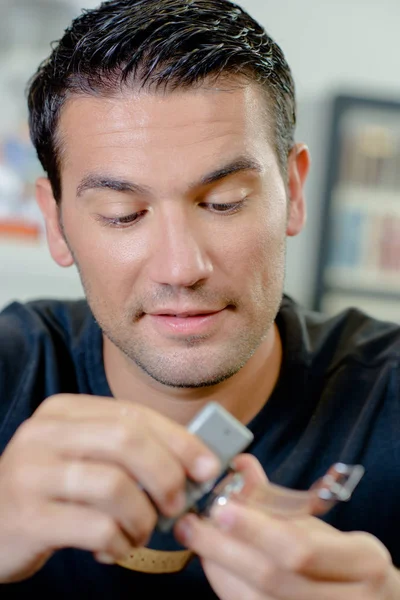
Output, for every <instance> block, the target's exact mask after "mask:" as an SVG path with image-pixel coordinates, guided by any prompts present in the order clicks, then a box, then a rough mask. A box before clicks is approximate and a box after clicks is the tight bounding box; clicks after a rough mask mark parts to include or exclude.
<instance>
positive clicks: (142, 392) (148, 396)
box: [103, 324, 282, 425]
mask: <svg viewBox="0 0 400 600" xmlns="http://www.w3.org/2000/svg"><path fill="white" fill-rule="evenodd" d="M103 342H104V349H103V353H104V366H105V371H106V375H107V380H108V383H109V386H110V389H111V391H112V394H113V396H114V397H115V398H119V399H124V400H129V401H132V402H135V403H137V404H143V405H145V406H148V407H149V408H152V409H153V410H156V411H157V412H159V413H162V414H163V415H165V416H166V417H169V418H170V419H172V420H174V421H176V422H178V423H181V424H182V425H186V424H187V423H188V422H189V421H190V420H191V419H192V418H193V417H194V415H195V414H196V413H197V412H198V411H199V410H200V409H201V408H202V407H203V406H204V405H205V404H207V403H208V402H210V401H211V400H212V401H214V402H218V403H219V404H221V405H222V406H223V407H224V408H226V409H227V410H228V411H229V412H230V413H231V414H232V415H234V416H235V417H236V418H237V419H239V420H240V421H241V422H242V423H248V422H249V421H251V419H252V418H253V417H254V416H255V415H256V414H257V413H258V412H259V410H260V409H261V408H262V407H263V406H264V404H265V403H266V401H267V400H268V398H269V396H270V395H271V393H272V391H273V389H274V387H275V384H276V382H277V380H278V377H279V371H280V367H281V362H282V344H281V339H280V335H279V331H278V328H277V327H276V325H275V324H274V325H273V326H272V327H271V329H270V330H269V332H268V334H267V337H266V338H265V340H264V341H263V342H262V344H260V346H259V347H258V348H257V350H256V352H255V353H254V354H253V356H252V357H251V358H250V359H249V360H248V361H247V363H246V364H245V365H244V367H243V368H242V369H240V371H238V373H236V374H235V375H233V376H232V377H230V378H229V379H227V380H225V381H223V382H222V383H219V384H218V385H215V386H210V387H204V388H196V389H193V388H184V389H180V388H170V387H167V386H163V385H162V384H159V383H157V382H156V381H154V380H153V379H151V378H150V377H149V376H148V375H146V374H145V373H143V372H142V371H141V370H140V369H139V368H138V367H137V366H136V365H134V364H132V362H131V361H129V360H127V358H126V357H125V356H124V355H122V353H121V352H120V350H118V348H116V347H115V346H114V344H112V342H110V341H109V340H108V338H106V337H104V338H103Z"/></svg>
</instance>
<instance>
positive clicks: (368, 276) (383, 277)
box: [324, 266, 400, 296]
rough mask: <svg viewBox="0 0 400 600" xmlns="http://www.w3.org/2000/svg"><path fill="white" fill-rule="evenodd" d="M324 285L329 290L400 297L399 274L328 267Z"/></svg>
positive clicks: (364, 269)
mask: <svg viewBox="0 0 400 600" xmlns="http://www.w3.org/2000/svg"><path fill="white" fill-rule="evenodd" d="M324 284H325V285H326V286H329V287H330V288H341V289H347V290H365V291H368V292H370V293H371V292H372V293H373V291H374V290H376V292H377V293H378V294H382V293H389V294H398V295H399V296H400V272H396V271H392V272H383V271H377V270H375V269H368V268H362V267H356V268H351V267H349V268H346V267H332V266H329V267H327V268H326V270H325V275H324Z"/></svg>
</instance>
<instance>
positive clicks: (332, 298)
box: [314, 95, 400, 322]
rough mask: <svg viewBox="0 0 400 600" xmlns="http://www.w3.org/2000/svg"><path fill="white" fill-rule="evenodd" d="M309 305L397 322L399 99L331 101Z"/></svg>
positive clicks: (399, 319) (399, 274) (399, 290)
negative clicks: (314, 279) (356, 309)
mask: <svg viewBox="0 0 400 600" xmlns="http://www.w3.org/2000/svg"><path fill="white" fill-rule="evenodd" d="M326 173H327V175H326V182H325V192H324V210H323V222H322V227H321V240H320V253H319V262H318V273H317V283H316V290H315V297H314V308H315V309H316V310H321V311H323V312H325V313H328V314H332V313H335V312H337V311H338V310H340V309H342V308H345V307H346V306H357V307H359V308H361V309H363V310H365V311H366V312H368V313H369V314H371V315H372V316H376V317H378V318H384V319H389V320H391V321H395V322H400V102H398V103H397V102H394V101H390V100H381V99H374V98H365V97H356V96H346V95H340V96H337V97H336V98H335V99H334V102H333V110H332V122H331V132H330V148H329V152H328V164H327V169H326Z"/></svg>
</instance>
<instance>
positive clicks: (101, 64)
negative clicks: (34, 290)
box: [0, 0, 400, 600]
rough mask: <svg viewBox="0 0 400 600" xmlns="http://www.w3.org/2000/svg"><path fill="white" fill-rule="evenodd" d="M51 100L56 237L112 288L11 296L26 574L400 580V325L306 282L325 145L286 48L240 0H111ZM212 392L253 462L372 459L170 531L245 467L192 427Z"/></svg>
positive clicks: (297, 479)
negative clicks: (306, 191) (306, 140)
mask: <svg viewBox="0 0 400 600" xmlns="http://www.w3.org/2000/svg"><path fill="white" fill-rule="evenodd" d="M29 110H30V127H31V135H32V140H33V142H34V144H35V146H36V149H37V152H38V156H39V158H40V160H41V162H42V165H43V167H44V169H45V171H46V173H47V176H48V179H46V178H41V179H39V180H38V182H37V200H38V203H39V205H40V208H41V210H42V212H43V215H44V218H45V221H46V227H47V238H48V244H49V248H50V252H51V254H52V257H53V258H54V260H55V261H56V262H57V263H58V264H59V265H61V266H63V267H68V266H70V265H72V264H73V263H75V264H76V265H77V267H78V269H79V272H80V276H81V279H82V283H83V286H84V289H85V293H86V296H87V303H86V302H85V301H77V302H62V301H60V302H54V301H41V302H33V303H29V304H26V305H21V304H17V303H15V304H13V305H11V306H10V307H8V309H6V310H5V311H4V312H3V313H2V315H1V316H0V340H1V349H0V373H1V382H2V388H1V405H0V417H1V419H0V423H1V433H0V440H1V451H2V456H1V459H0V490H1V493H0V582H1V583H2V589H1V594H2V598H10V597H22V595H23V594H24V593H29V592H34V591H37V592H39V593H42V594H44V595H46V594H47V593H48V594H49V595H50V594H51V595H52V596H53V597H57V598H60V597H62V598H63V597H65V598H67V597H68V598H70V597H78V598H109V597H115V598H142V597H149V598H152V597H154V598H155V597H161V594H165V593H166V594H168V593H172V594H173V596H174V597H175V598H177V597H178V598H187V597H189V596H190V594H191V593H193V592H194V593H196V592H197V593H198V597H201V598H203V599H206V598H207V599H208V598H216V597H217V598H220V599H222V600H239V599H240V600H243V599H245V600H256V599H257V600H260V599H268V600H270V599H273V600H278V599H279V600H281V599H282V600H289V599H290V600H291V599H293V600H295V599H296V600H304V599H306V600H314V599H318V600H321V599H322V598H323V599H324V600H336V599H343V598H351V599H352V600H358V599H362V600H367V599H374V600H378V599H379V600H391V599H395V598H399V597H400V579H399V576H398V574H397V570H396V566H398V565H399V564H400V544H399V542H398V534H399V531H398V525H397V520H396V513H397V510H398V506H399V500H400V493H399V485H398V482H399V475H400V473H399V466H398V463H399V461H398V460H397V459H398V451H399V443H398V426H397V425H398V418H399V392H398V372H399V371H398V366H399V340H400V336H399V330H398V328H397V327H396V326H394V325H390V324H384V323H379V322H375V321H373V320H372V319H369V318H367V317H366V316H364V315H362V314H360V313H358V312H357V311H349V312H348V313H346V314H343V315H340V316H338V317H337V318H335V319H331V320H327V319H324V318H323V317H321V316H318V315H314V314H307V313H306V312H304V311H302V310H301V309H300V308H299V307H297V306H296V305H295V304H294V303H293V302H292V301H291V300H290V299H288V298H286V297H284V298H283V299H282V290H283V280H284V262H285V240H286V236H287V235H296V234H297V233H299V232H300V231H301V229H302V227H303V224H304V221H305V206H304V197H303V186H304V182H305V179H306V176H307V173H308V169H309V162H310V159H309V154H308V150H307V148H306V146H304V145H303V144H299V143H295V142H294V126H295V97H294V85H293V81H292V76H291V73H290V70H289V67H288V65H287V64H286V61H285V58H284V56H283V54H282V52H281V50H280V49H279V47H278V46H277V45H276V44H275V43H274V42H273V40H272V39H271V38H270V37H269V36H268V35H267V34H266V33H265V32H264V30H263V29H262V28H261V27H260V26H259V25H258V24H257V23H256V22H255V21H254V20H253V19H252V18H251V17H250V16H249V15H247V14H246V13H245V12H243V11H242V10H241V9H240V8H239V7H237V6H235V5H233V4H231V3H230V2H227V1H226V0H141V1H140V0H111V2H106V3H104V4H103V5H101V6H100V7H99V8H98V9H95V10H92V11H86V12H84V13H83V14H82V15H81V16H80V17H78V18H77V19H76V20H75V21H74V22H73V23H72V25H71V27H70V28H69V29H68V30H67V31H66V32H65V35H64V37H63V38H62V40H61V41H60V42H59V43H58V44H57V45H56V46H55V48H54V49H53V52H52V54H51V56H50V57H49V59H48V60H47V61H45V62H44V63H43V64H42V65H41V66H40V68H39V70H38V72H37V74H36V75H35V76H34V78H33V80H32V82H31V85H30V90H29ZM210 400H213V401H216V402H219V403H220V404H221V405H222V406H224V407H225V408H226V409H228V410H229V411H230V412H231V413H232V414H233V415H234V416H235V417H236V418H237V419H239V420H240V421H241V422H243V423H245V424H247V425H248V426H249V428H250V429H251V430H252V432H253V434H254V442H253V443H252V445H251V447H250V448H249V449H248V452H247V453H246V454H244V455H241V456H239V457H238V458H237V460H236V467H237V468H238V469H239V470H240V471H243V472H244V474H245V477H247V478H249V479H251V480H253V481H260V482H264V481H265V476H266V475H267V476H268V477H269V478H270V480H271V481H273V482H275V483H278V484H281V485H284V486H287V487H290V488H295V489H303V490H304V489H307V488H309V487H310V486H311V485H312V484H313V483H314V482H315V480H316V479H318V478H319V477H320V476H321V475H323V474H324V473H325V471H326V470H327V469H328V468H329V467H330V466H331V464H333V463H334V462H337V461H339V460H340V461H343V462H347V463H361V464H363V466H364V467H365V469H366V471H365V476H364V478H363V479H362V481H361V483H360V485H359V487H358V489H357V490H356V493H355V494H354V497H353V499H352V500H351V501H350V502H349V503H348V504H346V503H345V504H340V505H338V506H336V507H335V508H334V509H332V510H331V511H330V512H329V513H328V514H327V515H326V516H325V517H324V518H316V517H313V516H306V517H302V518H297V519H294V518H293V519H287V520H283V519H279V518H276V517H273V516H272V515H268V514H267V513H266V512H265V511H262V510H260V509H258V508H254V507H251V506H249V505H243V504H238V503H237V502H235V501H231V502H228V503H227V505H226V506H225V507H220V508H219V509H218V510H214V511H213V512H212V514H211V517H210V518H209V519H202V518H200V517H198V516H196V515H194V514H192V515H187V516H186V517H183V518H181V519H180V520H178V523H177V525H176V527H175V529H174V531H173V533H172V534H171V535H169V534H162V533H159V532H158V531H157V529H155V523H156V519H157V514H158V513H159V512H160V513H162V514H164V515H166V516H174V515H177V514H179V511H180V509H181V508H182V505H183V502H184V493H183V491H184V482H185V478H186V477H188V476H189V477H191V478H193V479H194V480H196V481H199V482H200V481H205V480H208V479H210V478H212V477H215V476H216V474H217V473H218V471H219V465H218V461H217V460H216V458H215V457H214V456H213V455H212V454H211V453H210V451H209V450H208V449H207V448H206V447H205V446H204V445H203V444H201V443H200V441H199V440H198V439H196V437H195V436H193V435H191V434H189V433H188V432H187V429H186V427H185V426H186V425H187V423H188V422H189V420H190V419H191V418H192V417H193V416H194V415H195V414H196V413H197V412H198V411H199V410H200V408H201V407H203V406H204V405H205V404H206V403H207V402H209V401H210ZM355 531H358V532H357V533H354V532H355ZM190 557H192V559H191V560H188V559H189V558H190Z"/></svg>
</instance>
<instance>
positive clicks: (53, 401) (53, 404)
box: [35, 394, 66, 415]
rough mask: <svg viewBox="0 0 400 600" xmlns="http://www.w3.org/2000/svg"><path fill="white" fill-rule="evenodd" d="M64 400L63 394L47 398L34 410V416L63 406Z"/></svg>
mask: <svg viewBox="0 0 400 600" xmlns="http://www.w3.org/2000/svg"><path fill="white" fill-rule="evenodd" d="M65 399H66V395H65V394H54V395H53V396H48V397H47V398H46V399H45V400H43V402H42V403H41V404H40V405H39V407H38V408H37V409H36V411H35V414H37V415H42V414H46V413H47V412H48V411H51V410H53V409H55V408H60V407H61V406H64V404H65Z"/></svg>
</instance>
